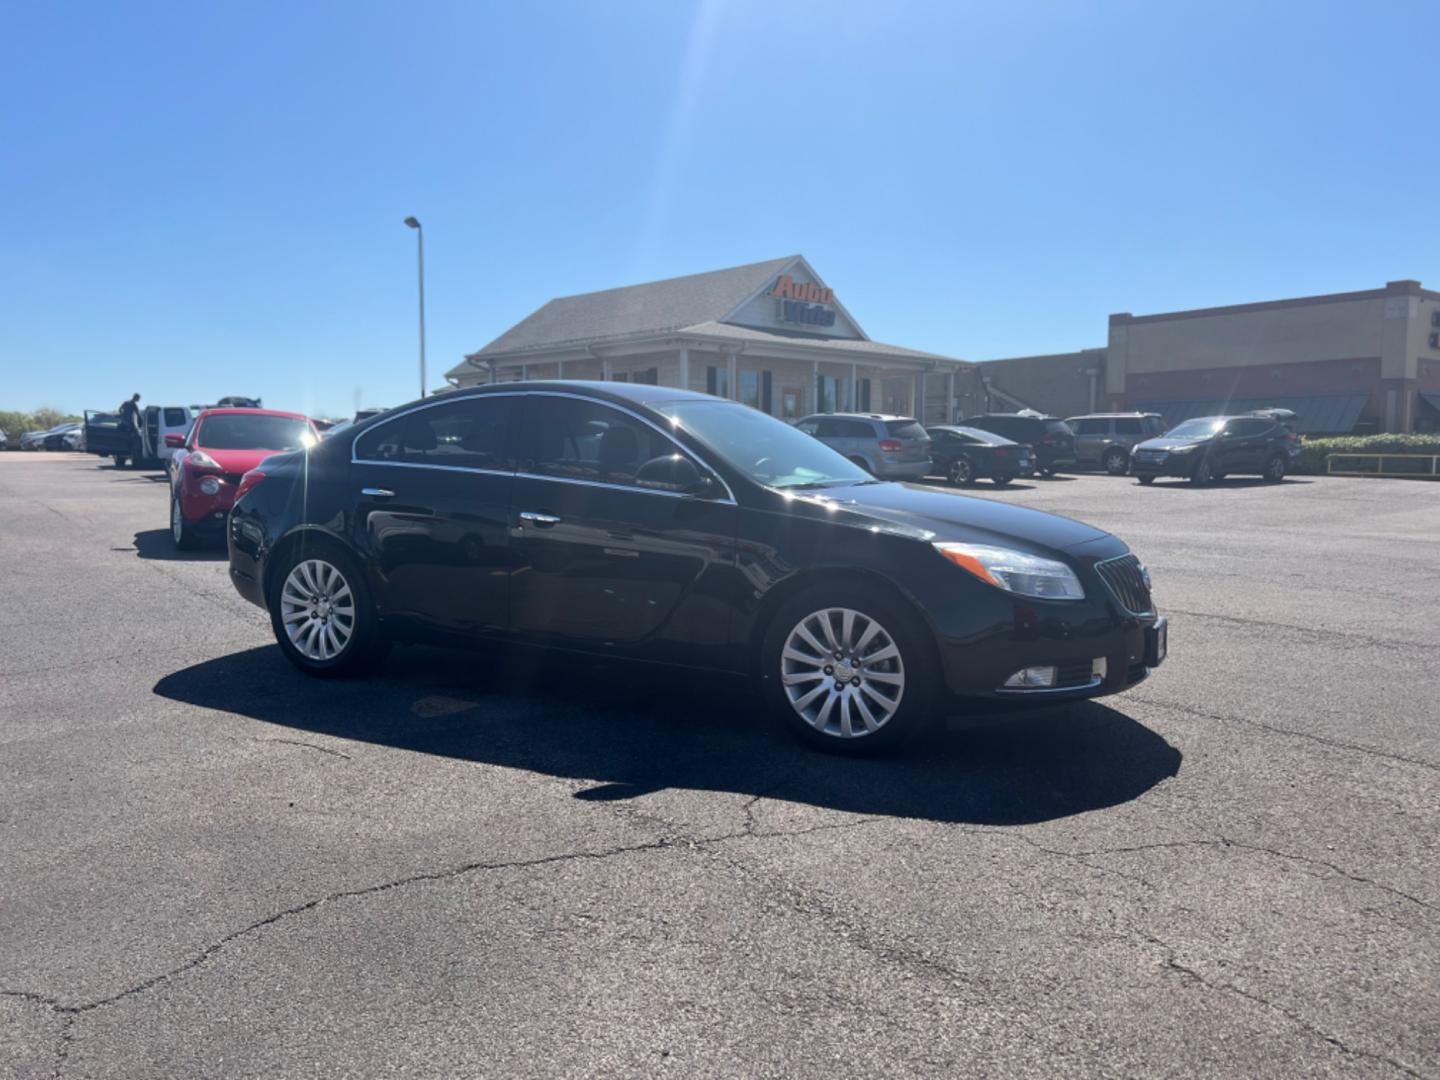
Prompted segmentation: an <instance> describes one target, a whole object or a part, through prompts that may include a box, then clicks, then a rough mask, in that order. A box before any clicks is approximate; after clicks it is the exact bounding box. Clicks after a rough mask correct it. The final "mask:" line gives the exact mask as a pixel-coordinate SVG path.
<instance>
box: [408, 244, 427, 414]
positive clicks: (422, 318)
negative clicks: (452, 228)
mask: <svg viewBox="0 0 1440 1080" xmlns="http://www.w3.org/2000/svg"><path fill="white" fill-rule="evenodd" d="M405 224H406V225H409V226H410V228H412V229H414V230H415V239H416V240H417V241H418V245H419V246H418V249H417V250H418V259H419V266H420V396H421V397H422V398H423V397H424V396H425V230H424V229H423V228H422V227H421V225H420V221H419V219H418V218H414V217H407V218H406V219H405Z"/></svg>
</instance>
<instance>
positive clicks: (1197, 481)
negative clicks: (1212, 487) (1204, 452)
mask: <svg viewBox="0 0 1440 1080" xmlns="http://www.w3.org/2000/svg"><path fill="white" fill-rule="evenodd" d="M1214 479H1215V473H1214V471H1213V470H1212V469H1211V468H1210V459H1209V458H1201V459H1200V460H1199V461H1198V462H1196V464H1195V471H1194V472H1192V473H1191V474H1190V483H1192V484H1194V485H1195V486H1197V487H1203V486H1204V485H1206V484H1208V483H1210V481H1212V480H1214Z"/></svg>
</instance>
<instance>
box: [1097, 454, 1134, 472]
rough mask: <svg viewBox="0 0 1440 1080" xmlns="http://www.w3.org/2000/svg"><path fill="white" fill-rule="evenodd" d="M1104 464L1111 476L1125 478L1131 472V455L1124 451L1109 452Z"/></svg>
mask: <svg viewBox="0 0 1440 1080" xmlns="http://www.w3.org/2000/svg"><path fill="white" fill-rule="evenodd" d="M1102 464H1103V465H1104V466H1105V471H1106V472H1107V473H1109V474H1110V475H1111V476H1124V475H1125V474H1126V473H1127V472H1129V471H1130V455H1129V454H1127V453H1125V451H1123V450H1108V451H1106V453H1105V460H1104V461H1103V462H1102Z"/></svg>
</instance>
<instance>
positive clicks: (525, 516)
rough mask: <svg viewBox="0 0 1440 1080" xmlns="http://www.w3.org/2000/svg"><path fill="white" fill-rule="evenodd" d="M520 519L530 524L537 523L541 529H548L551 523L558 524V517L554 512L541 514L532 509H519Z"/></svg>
mask: <svg viewBox="0 0 1440 1080" xmlns="http://www.w3.org/2000/svg"><path fill="white" fill-rule="evenodd" d="M520 520H521V521H524V522H528V523H529V524H531V525H538V526H539V527H540V528H542V529H548V528H550V526H551V525H559V524H560V519H559V518H558V517H556V516H555V515H554V514H541V513H538V512H537V511H534V510H521V511H520Z"/></svg>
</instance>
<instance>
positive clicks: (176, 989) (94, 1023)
mask: <svg viewBox="0 0 1440 1080" xmlns="http://www.w3.org/2000/svg"><path fill="white" fill-rule="evenodd" d="M974 494H976V495H978V496H981V497H985V498H998V499H1004V500H1007V501H1013V502H1016V503H1021V504H1025V505H1031V506H1036V507H1039V508H1042V509H1047V510H1053V511H1056V512H1059V513H1064V514H1068V515H1070V516H1074V517H1078V518H1081V519H1084V520H1086V521H1089V522H1092V523H1094V524H1096V525H1099V526H1101V527H1103V528H1107V529H1110V530H1112V531H1115V532H1117V533H1118V534H1119V535H1121V536H1122V537H1124V538H1125V539H1126V540H1127V541H1128V542H1129V543H1130V544H1131V546H1132V547H1133V548H1134V549H1135V550H1136V551H1137V552H1138V553H1139V554H1140V555H1141V556H1142V557H1143V558H1144V559H1145V560H1146V561H1147V563H1148V564H1149V565H1150V567H1151V570H1152V572H1153V574H1154V578H1155V582H1156V596H1157V600H1158V602H1159V603H1160V604H1161V605H1162V610H1163V611H1164V612H1165V613H1166V614H1168V615H1169V617H1170V619H1171V630H1170V646H1171V652H1172V655H1171V659H1170V661H1169V662H1168V663H1167V664H1166V665H1165V666H1164V667H1163V668H1162V669H1161V670H1160V671H1159V672H1158V673H1157V674H1156V675H1155V676H1154V677H1153V678H1152V679H1151V680H1150V681H1149V682H1148V683H1146V684H1144V685H1142V686H1140V687H1138V688H1137V689H1136V690H1134V691H1132V692H1131V693H1129V694H1126V695H1121V696H1119V697H1114V698H1109V699H1106V700H1105V701H1104V702H1100V703H1093V704H1088V705H1082V706H1077V707H1070V708H1064V709H1058V710H1055V711H1052V712H1050V713H1047V714H1044V715H1041V716H1037V717H1034V718H1030V719H1026V720H1021V721H1014V722H1011V723H1008V724H1006V725H1003V726H993V725H992V726H980V727H973V726H968V725H961V724H951V725H948V726H947V729H946V730H944V731H942V732H939V733H937V734H936V735H934V736H933V737H931V738H929V739H928V740H926V741H925V742H924V743H923V744H921V745H919V746H916V747H915V748H913V749H912V750H911V751H910V752H909V753H907V754H905V755H904V756H902V757H900V758H898V759H890V760H881V761H844V760H836V759H832V758H828V757H824V756H818V755H815V754H813V753H810V752H807V751H804V750H802V749H799V748H798V747H795V746H793V745H792V744H790V743H789V742H788V741H786V740H784V739H783V738H780V737H777V736H776V735H774V734H772V732H771V731H770V729H769V728H768V727H767V726H766V725H765V724H764V723H763V722H761V721H760V720H758V719H757V718H756V717H755V715H754V707H753V705H752V703H751V701H750V699H749V697H748V696H747V695H746V694H745V693H744V692H743V691H740V690H738V689H736V688H734V687H732V686H729V685H727V684H725V683H723V682H717V683H715V684H711V683H707V682H706V681H705V680H696V679H692V678H674V677H668V676H666V677H656V676H654V675H652V674H651V673H649V672H637V671H635V670H633V669H628V670H621V669H607V668H603V667H599V666H595V665H590V664H584V663H577V662H575V661H564V662H547V663H536V662H532V661H531V660H529V659H527V658H523V657H522V658H516V657H511V658H506V659H505V660H504V662H503V663H502V662H497V661H496V659H495V658H491V657H485V656H465V655H459V654H451V653H445V652H441V651H438V650H428V649H406V650H400V651H397V652H396V653H395V654H393V655H392V657H391V659H390V661H389V662H388V664H387V665H386V668H385V671H384V674H383V676H382V677H378V678H373V679H369V680H365V681H359V682H350V683H342V684H327V683H322V682H317V681H312V680H309V679H306V678H305V677H304V676H302V675H300V674H298V673H297V672H295V671H294V670H292V669H291V668H290V666H289V665H288V664H287V663H286V662H285V661H284V660H283V659H282V658H281V656H280V655H279V653H278V651H277V650H276V649H275V647H274V646H273V645H272V644H271V643H270V636H269V629H268V624H267V623H266V620H265V617H264V615H263V614H262V613H261V612H260V611H259V610H258V609H255V608H252V607H250V606H249V605H247V604H245V603H244V602H243V601H241V600H240V599H239V597H238V596H236V595H235V594H234V592H233V590H232V589H231V588H230V586H229V583H228V581H227V579H226V574H225V563H224V559H223V555H222V553H221V552H219V551H218V550H217V551H214V552H208V553H201V554H197V555H184V556H181V555H178V554H177V553H176V552H175V551H174V550H173V548H172V546H171V544H170V542H169V538H168V533H167V532H166V531H165V526H166V524H167V520H166V510H167V506H166V498H167V489H166V485H165V483H164V482H163V477H162V476H160V475H159V474H146V473H140V472H130V471H120V470H116V469H113V468H111V467H109V466H108V465H106V464H97V459H95V458H89V457H85V456H82V455H64V454H37V455H20V454H5V455H0V507H3V509H4V512H3V513H0V581H3V583H4V589H3V594H0V596H3V604H0V641H3V649H0V748H3V749H0V791H3V793H4V794H3V798H0V867H3V868H4V872H3V874H0V927H3V932H0V1077H7V1078H8V1077H17V1078H18V1077H25V1078H29V1077H40V1076H52V1075H55V1076H62V1077H147V1078H148V1077H187V1078H192V1077H199V1076H227V1077H229V1076H244V1077H267V1078H274V1077H290V1076H305V1077H332V1076H333V1077H338V1076H397V1075H413V1076H446V1077H451V1076H495V1075H554V1074H564V1075H605V1076H642V1075H674V1076H687V1077H688V1076H698V1075H713V1076H740V1075H744V1076H787V1077H789V1076H817V1077H818V1076H824V1077H835V1076H886V1077H894V1076H902V1075H905V1076H908V1075H945V1076H957V1075H963V1076H970V1075H973V1076H1045V1077H1051V1076H1056V1075H1104V1076H1120V1075H1127V1076H1134V1075H1168V1076H1184V1075H1207V1074H1208V1075H1220V1074H1225V1075H1236V1076H1258V1075H1266V1076H1297V1077H1298V1076H1307V1077H1308V1076H1320V1075H1336V1076H1341V1075H1343V1076H1376V1077H1384V1076H1440V974H1437V973H1440V850H1437V848H1440V827H1437V824H1440V823H1437V816H1440V815H1437V811H1440V730H1437V727H1440V725H1437V719H1440V707H1437V704H1436V703H1437V702H1440V666H1437V664H1436V663H1435V657H1436V652H1437V650H1436V644H1437V642H1440V604H1437V599H1440V546H1437V540H1436V537H1437V536H1440V485H1425V484H1419V483H1406V482H1400V481H1367V480H1345V479H1332V478H1309V477H1299V478H1294V479H1292V480H1290V481H1287V482H1286V483H1284V484H1281V485H1278V486H1266V485H1261V484H1256V483H1248V482H1245V481H1231V482H1228V483H1225V484H1222V485H1220V486H1217V487H1214V488H1208V489H1199V490H1196V489H1192V488H1189V487H1188V486H1186V485H1184V484H1179V483H1176V484H1166V483H1163V482H1162V483H1160V484H1157V485H1155V486H1154V487H1152V488H1140V487H1138V486H1137V485H1136V484H1135V483H1134V482H1133V481H1131V480H1128V479H1115V478H1110V477H1105V476H1084V477H1079V478H1063V479H1057V480H1053V481H1028V482H1023V483H1017V484H1016V485H1015V486H1014V487H1013V488H1011V489H1007V490H1004V491H1001V490H998V489H994V488H992V487H990V485H988V484H981V485H979V486H978V487H977V488H975V489H974Z"/></svg>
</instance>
